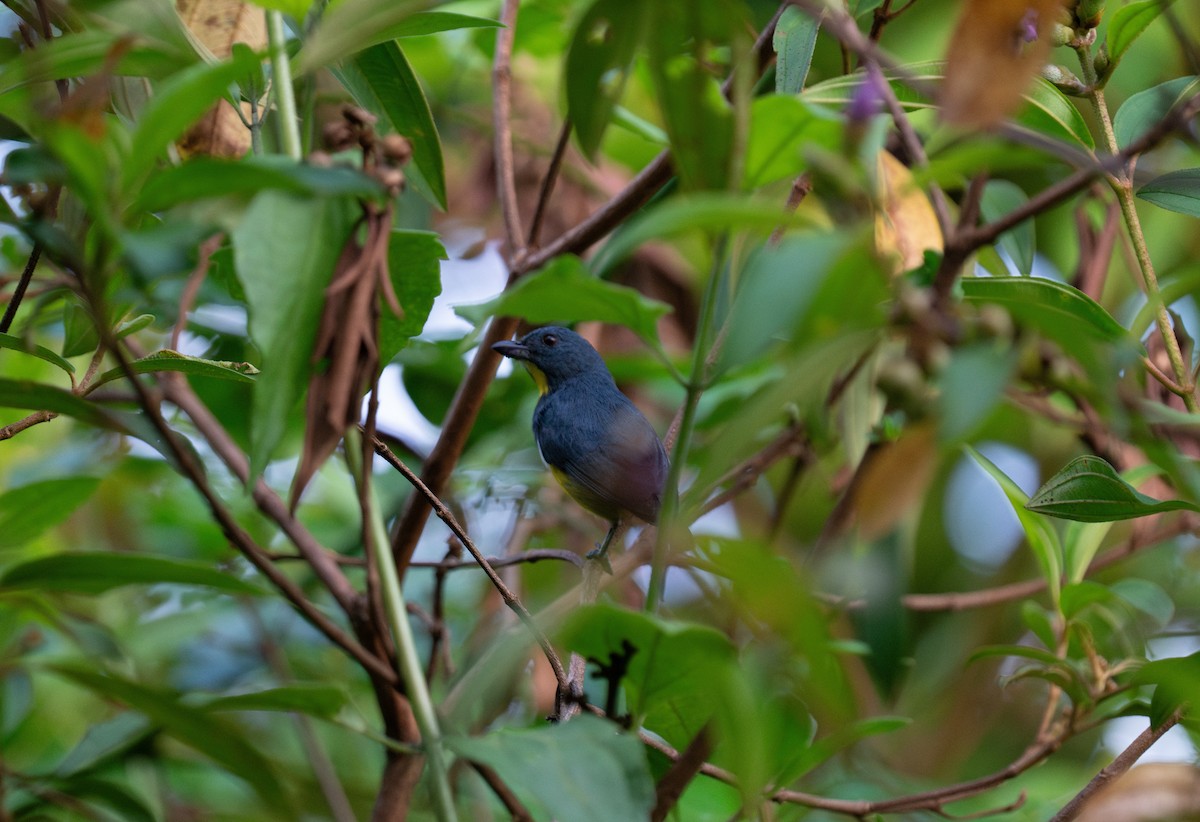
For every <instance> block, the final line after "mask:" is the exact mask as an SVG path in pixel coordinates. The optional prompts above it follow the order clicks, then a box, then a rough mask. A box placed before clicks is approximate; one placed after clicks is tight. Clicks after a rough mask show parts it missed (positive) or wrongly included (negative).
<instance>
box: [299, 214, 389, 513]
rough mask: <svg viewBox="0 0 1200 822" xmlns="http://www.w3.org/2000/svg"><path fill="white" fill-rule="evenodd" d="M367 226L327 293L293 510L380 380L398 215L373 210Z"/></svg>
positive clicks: (349, 245)
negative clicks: (382, 309) (382, 315)
mask: <svg viewBox="0 0 1200 822" xmlns="http://www.w3.org/2000/svg"><path fill="white" fill-rule="evenodd" d="M363 223H364V224H365V227H366V233H367V236H366V239H365V241H364V242H363V244H362V245H359V243H358V232H357V231H356V232H352V233H351V235H350V237H349V238H348V239H347V240H346V245H345V246H344V247H343V248H342V253H341V256H339V257H338V261H337V266H336V268H335V269H334V275H333V282H332V283H330V285H329V287H328V288H327V289H325V308H324V311H323V312H322V314H321V324H320V326H319V327H318V330H317V342H316V345H315V347H314V349H313V364H314V367H315V371H314V373H313V376H312V379H311V380H310V381H309V384H308V401H307V403H306V406H305V412H304V413H305V428H304V448H303V451H302V452H301V456H300V465H299V466H298V467H297V468H296V476H295V478H294V479H293V480H292V491H291V506H292V508H293V509H295V507H296V503H297V502H298V501H299V499H300V495H301V494H302V493H303V492H304V489H305V487H306V486H307V485H308V482H309V480H311V479H312V477H313V474H315V473H316V472H317V469H318V468H320V467H321V464H322V463H323V462H325V460H326V459H328V458H329V456H330V454H332V453H333V452H334V450H336V449H337V445H338V442H339V441H341V439H342V434H343V433H345V431H346V429H348V428H349V427H350V426H352V425H355V424H357V423H358V420H359V417H360V410H361V408H362V398H363V395H364V394H365V393H366V391H367V389H368V387H369V386H370V385H371V383H372V382H373V381H374V380H375V378H376V377H377V376H378V374H379V345H378V343H377V340H378V335H379V300H380V297H381V296H382V298H383V299H384V301H386V302H387V303H388V305H389V307H390V308H391V309H392V310H393V311H397V312H399V310H400V305H399V302H398V301H397V299H396V294H395V292H394V291H393V290H392V283H391V277H390V275H389V273H388V256H387V252H388V234H389V233H390V232H391V227H392V211H391V209H390V208H388V209H386V210H384V211H376V210H375V209H374V208H373V207H371V206H367V207H366V216H365V217H364V220H363Z"/></svg>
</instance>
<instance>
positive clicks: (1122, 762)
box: [1050, 711, 1180, 822]
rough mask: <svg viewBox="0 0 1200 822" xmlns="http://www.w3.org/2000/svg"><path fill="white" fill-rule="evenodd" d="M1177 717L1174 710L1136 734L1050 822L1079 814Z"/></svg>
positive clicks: (1163, 732)
mask: <svg viewBox="0 0 1200 822" xmlns="http://www.w3.org/2000/svg"><path fill="white" fill-rule="evenodd" d="M1179 718H1180V712H1179V711H1176V712H1175V713H1173V714H1171V716H1169V717H1167V719H1166V720H1165V721H1164V722H1163V723H1162V724H1161V725H1159V726H1158V727H1154V726H1153V725H1152V726H1150V727H1149V728H1147V729H1146V730H1144V731H1142V732H1141V733H1140V734H1138V736H1137V739H1135V740H1133V742H1131V743H1129V747H1127V748H1126V749H1125V750H1123V751H1121V753H1119V754H1118V755H1117V758H1116V759H1114V760H1113V761H1112V762H1110V763H1109V764H1108V765H1106V766H1105V767H1104V768H1102V769H1101V770H1100V772H1099V773H1098V774H1096V775H1095V776H1094V777H1092V781H1091V782H1088V783H1087V785H1086V786H1084V788H1083V790H1081V791H1080V792H1079V793H1077V794H1075V797H1074V798H1073V799H1072V800H1071V801H1070V802H1068V803H1067V804H1066V805H1064V806H1063V808H1062V810H1060V811H1059V812H1058V813H1056V814H1055V815H1054V818H1053V819H1052V820H1050V822H1070V820H1072V819H1074V818H1075V817H1077V816H1079V812H1080V811H1081V810H1083V806H1084V805H1085V804H1086V803H1087V801H1088V800H1089V799H1091V798H1092V796H1094V795H1095V794H1096V792H1097V791H1099V790H1100V789H1101V788H1103V787H1104V786H1105V785H1107V784H1108V783H1110V782H1112V781H1113V780H1114V779H1116V778H1117V777H1119V776H1121V775H1122V774H1123V773H1125V772H1126V771H1128V770H1129V769H1130V768H1132V767H1133V764H1134V763H1135V762H1137V761H1138V759H1140V758H1141V756H1142V754H1144V753H1145V752H1146V751H1148V750H1150V746H1151V745H1153V744H1154V743H1155V742H1157V741H1158V740H1159V739H1161V738H1162V735H1163V734H1165V733H1166V732H1167V731H1169V730H1171V728H1173V727H1175V725H1176V723H1178V722H1179Z"/></svg>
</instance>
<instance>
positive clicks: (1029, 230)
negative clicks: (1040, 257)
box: [979, 180, 1034, 277]
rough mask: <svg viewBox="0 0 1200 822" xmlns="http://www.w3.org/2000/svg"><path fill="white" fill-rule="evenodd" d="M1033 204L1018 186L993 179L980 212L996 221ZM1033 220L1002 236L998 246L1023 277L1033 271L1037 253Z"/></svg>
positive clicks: (989, 183)
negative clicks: (1030, 203) (1035, 250)
mask: <svg viewBox="0 0 1200 822" xmlns="http://www.w3.org/2000/svg"><path fill="white" fill-rule="evenodd" d="M1028 201H1029V198H1028V197H1027V196H1025V192H1024V191H1023V190H1021V187H1020V186H1018V185H1017V184H1016V183H1010V182H1009V181H1008V180H991V181H989V182H988V184H987V185H986V186H984V189H983V198H982V199H981V200H980V201H979V210H980V212H981V213H982V215H983V219H984V220H986V221H987V222H989V223H991V222H995V221H996V220H998V219H1000V218H1001V217H1003V216H1005V215H1006V214H1009V213H1010V212H1013V211H1016V210H1017V209H1018V208H1020V207H1021V206H1023V205H1024V204H1025V203H1027V202H1028ZM1033 232H1034V227H1033V220H1025V221H1023V222H1020V223H1018V224H1017V225H1015V226H1013V227H1012V228H1010V229H1009V230H1008V231H1005V232H1004V233H1003V234H1001V235H1000V239H999V241H998V242H997V245H999V246H1000V248H1001V249H1003V250H1004V251H1005V253H1007V254H1008V256H1009V258H1010V259H1011V260H1012V262H1013V265H1015V266H1016V267H1017V271H1018V272H1019V273H1020V274H1021V276H1022V277H1028V276H1029V275H1030V274H1031V273H1032V272H1033V254H1034V233H1033Z"/></svg>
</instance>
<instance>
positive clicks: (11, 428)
mask: <svg viewBox="0 0 1200 822" xmlns="http://www.w3.org/2000/svg"><path fill="white" fill-rule="evenodd" d="M57 416H58V414H55V413H54V412H53V411H34V412H33V413H32V414H30V415H29V416H27V417H22V418H21V419H19V420H17V421H16V422H14V423H10V424H9V425H6V426H4V427H3V428H0V441H2V440H7V439H12V438H13V437H15V436H16V435H17V434H20V433H21V432H22V431H24V430H25V429H27V428H33V426H35V425H40V424H42V423H43V422H49V421H50V420H52V419H54V418H55V417H57Z"/></svg>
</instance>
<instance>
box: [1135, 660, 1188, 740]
mask: <svg viewBox="0 0 1200 822" xmlns="http://www.w3.org/2000/svg"><path fill="white" fill-rule="evenodd" d="M1133 683H1134V684H1135V685H1153V686H1155V687H1154V696H1153V698H1152V699H1151V702H1150V723H1151V724H1152V725H1159V724H1161V723H1162V722H1164V721H1165V720H1166V719H1167V718H1168V717H1169V716H1170V715H1171V714H1173V713H1174V712H1175V711H1176V710H1178V709H1180V708H1184V709H1185V711H1186V714H1185V715H1186V716H1188V717H1189V718H1194V717H1195V716H1196V710H1197V708H1200V704H1198V703H1197V700H1196V695H1197V694H1200V653H1195V654H1192V655H1191V656H1184V657H1176V658H1173V659H1156V660H1154V661H1152V662H1147V663H1146V664H1145V665H1143V666H1142V667H1141V668H1140V669H1139V670H1138V672H1137V673H1136V674H1134V677H1133Z"/></svg>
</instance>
